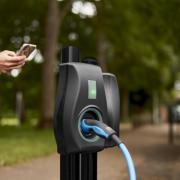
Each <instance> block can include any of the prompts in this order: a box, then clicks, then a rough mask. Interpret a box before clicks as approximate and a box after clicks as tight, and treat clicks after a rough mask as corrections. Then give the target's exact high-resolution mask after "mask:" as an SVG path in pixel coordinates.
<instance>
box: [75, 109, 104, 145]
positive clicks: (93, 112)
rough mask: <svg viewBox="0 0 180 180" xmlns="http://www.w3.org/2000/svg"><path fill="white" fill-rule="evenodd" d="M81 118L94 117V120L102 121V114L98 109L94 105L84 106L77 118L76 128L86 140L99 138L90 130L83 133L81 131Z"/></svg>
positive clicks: (92, 140)
mask: <svg viewBox="0 0 180 180" xmlns="http://www.w3.org/2000/svg"><path fill="white" fill-rule="evenodd" d="M83 119H94V120H95V121H102V115H101V113H100V111H99V110H98V109H97V108H94V107H89V108H86V109H85V110H83V111H82V112H81V113H80V116H79V120H78V130H79V133H80V135H81V137H82V138H83V139H84V140H85V141H87V142H96V141H97V140H98V139H99V137H98V136H96V135H95V134H93V133H91V132H90V133H88V134H85V133H83V132H82V130H81V122H82V120H83Z"/></svg>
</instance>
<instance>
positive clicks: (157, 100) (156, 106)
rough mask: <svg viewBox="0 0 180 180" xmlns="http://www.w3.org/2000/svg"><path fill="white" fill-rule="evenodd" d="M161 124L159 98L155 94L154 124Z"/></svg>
mask: <svg viewBox="0 0 180 180" xmlns="http://www.w3.org/2000/svg"><path fill="white" fill-rule="evenodd" d="M158 123H160V117H159V96H158V93H157V92H154V93H153V124H158Z"/></svg>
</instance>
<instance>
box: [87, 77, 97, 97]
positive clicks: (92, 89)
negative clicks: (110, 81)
mask: <svg viewBox="0 0 180 180" xmlns="http://www.w3.org/2000/svg"><path fill="white" fill-rule="evenodd" d="M96 96H97V90H96V81H93V80H88V99H96Z"/></svg>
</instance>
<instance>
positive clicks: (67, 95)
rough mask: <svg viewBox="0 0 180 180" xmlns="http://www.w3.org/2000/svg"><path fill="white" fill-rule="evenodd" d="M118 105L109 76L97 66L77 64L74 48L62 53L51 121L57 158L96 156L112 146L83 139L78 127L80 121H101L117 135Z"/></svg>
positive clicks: (114, 82) (90, 137) (94, 138)
mask: <svg viewBox="0 0 180 180" xmlns="http://www.w3.org/2000/svg"><path fill="white" fill-rule="evenodd" d="M85 62H86V61H85ZM87 62H88V61H87ZM119 104H120V103H119V89H118V85H117V80H116V77H115V76H114V75H113V74H110V73H102V70H101V68H100V67H99V66H98V65H94V64H92V63H91V64H88V63H84V62H83V63H82V62H80V60H79V49H78V48H76V47H71V46H70V47H66V48H63V49H62V52H61V64H60V69H59V84H58V90H57V102H56V108H55V117H54V132H55V138H56V142H57V149H58V152H59V153H60V154H63V155H65V154H71V153H82V152H98V151H101V150H103V149H104V148H106V147H111V146H113V145H114V144H113V143H112V142H110V141H106V142H105V140H104V139H101V138H99V137H98V136H95V135H93V134H88V135H84V134H83V133H82V132H81V128H80V123H81V121H82V120H83V119H94V120H97V121H103V122H104V123H106V124H107V125H109V126H110V127H112V128H113V129H114V130H115V131H116V132H119V109H120V107H119V106H120V105H119Z"/></svg>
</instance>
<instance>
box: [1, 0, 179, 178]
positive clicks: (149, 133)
mask: <svg viewBox="0 0 180 180" xmlns="http://www.w3.org/2000/svg"><path fill="white" fill-rule="evenodd" d="M179 19H180V1H178V0H171V1H168V0H156V1H152V0H144V1H139V0H136V1H135V0H111V1H108V0H89V1H86V0H74V1H73V0H25V1H20V0H13V1H7V0H0V22H1V26H0V50H5V49H7V50H13V51H17V50H18V49H19V48H20V47H21V45H22V44H23V43H32V44H36V45H37V51H36V53H35V56H34V57H33V58H29V59H28V60H27V63H26V65H25V66H24V67H23V69H21V70H12V71H11V73H10V75H0V179H1V180H3V178H4V179H6V180H8V174H9V179H10V175H11V176H12V173H11V172H14V171H16V169H18V170H19V168H20V167H21V164H22V166H23V168H24V169H25V170H26V171H28V168H30V169H32V172H31V173H30V174H29V175H28V174H26V175H28V177H31V179H32V177H33V178H34V179H38V180H40V179H41V177H39V175H38V174H40V171H38V172H37V176H36V177H35V175H32V174H33V166H34V167H36V165H37V163H40V164H42V166H43V165H44V164H46V163H47V164H48V163H49V164H50V162H52V161H53V162H54V161H58V157H56V155H54V154H55V152H56V145H55V141H54V137H53V132H52V119H53V113H54V104H55V94H56V85H57V80H58V70H59V69H58V64H59V62H60V49H61V48H62V47H64V46H67V45H73V46H77V47H79V48H80V51H81V59H83V58H85V57H89V56H91V57H95V58H97V61H98V63H99V65H100V66H101V67H102V70H103V71H104V72H111V73H114V74H115V75H116V76H117V78H118V83H119V87H120V97H121V98H120V100H121V109H120V110H121V115H120V116H121V135H122V137H123V138H124V139H125V142H127V144H128V146H129V147H130V151H132V154H133V156H134V160H135V164H136V168H137V174H138V179H145V178H146V179H153V180H155V179H158V180H159V179H160V180H161V179H162V180H164V179H172V180H176V179H177V180H178V179H180V171H179V168H180V128H179V127H178V122H180V120H179V119H180V106H179V105H180V103H179V98H180V63H179V62H180V49H179V46H180V33H179V32H180V23H179ZM52 154H53V155H52ZM112 154H113V155H112ZM44 156H48V158H49V159H48V160H44V159H40V162H39V161H38V160H37V161H33V163H34V164H33V166H31V165H32V164H31V165H27V164H25V165H24V161H26V162H25V163H28V162H29V161H27V160H30V159H34V158H37V157H38V158H39V157H41V158H42V157H44ZM119 156H120V155H119V154H118V151H117V150H114V149H110V150H106V151H104V152H103V153H100V161H99V178H100V179H102V180H106V179H113V180H116V179H127V172H126V168H125V165H124V162H123V159H122V160H121V159H120V160H119V161H118V158H119ZM46 158H47V157H46ZM41 161H42V163H41ZM49 161H50V162H49ZM107 161H109V162H110V164H109V165H110V166H111V168H110V169H109V171H107V169H108V168H109V166H108V164H106V166H107V167H105V162H107ZM17 164H18V165H17ZM52 164H53V165H52V167H53V166H55V167H56V168H57V166H58V162H57V163H55V165H54V163H52ZM12 165H13V166H12ZM4 166H5V167H4ZM9 166H10V167H12V169H10V170H7V169H6V168H7V167H9ZM17 166H18V167H17ZM24 166H25V167H24ZM45 168H49V167H48V165H47V167H45ZM56 168H54V169H56ZM20 169H21V168H20ZM36 169H37V168H36ZM49 169H50V168H49ZM49 171H51V170H49ZM57 171H58V168H57ZM35 174H36V173H35ZM49 174H50V175H49V177H48V176H46V177H43V178H44V179H46V178H47V179H53V178H54V179H57V178H58V175H57V174H55V175H54V173H49ZM52 174H53V175H52ZM52 176H53V177H52ZM25 177H26V176H24V178H23V174H21V173H16V174H15V176H14V179H18V180H21V178H22V179H25ZM43 178H42V179H43ZM26 179H27V178H26Z"/></svg>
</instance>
